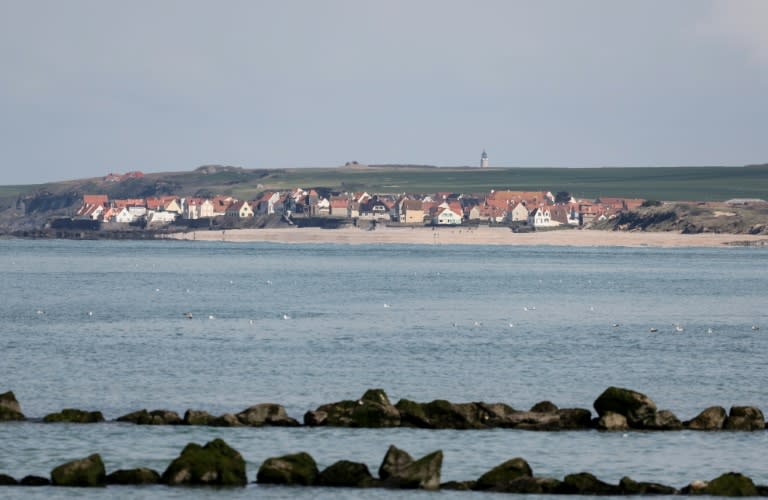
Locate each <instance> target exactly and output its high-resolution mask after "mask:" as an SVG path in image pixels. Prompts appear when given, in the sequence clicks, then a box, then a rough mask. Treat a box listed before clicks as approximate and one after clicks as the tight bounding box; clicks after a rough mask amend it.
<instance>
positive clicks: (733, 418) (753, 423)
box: [723, 406, 765, 431]
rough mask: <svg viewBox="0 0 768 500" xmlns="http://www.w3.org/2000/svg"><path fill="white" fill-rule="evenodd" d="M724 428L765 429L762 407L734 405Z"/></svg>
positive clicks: (737, 429) (739, 429)
mask: <svg viewBox="0 0 768 500" xmlns="http://www.w3.org/2000/svg"><path fill="white" fill-rule="evenodd" d="M723 428H724V429H725V430H728V431H762V430H764V429H765V417H764V416H763V412H762V411H761V410H760V408H756V407H754V406H732V407H731V411H730V412H729V413H728V418H727V419H726V420H725V425H723Z"/></svg>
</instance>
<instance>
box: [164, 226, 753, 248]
mask: <svg viewBox="0 0 768 500" xmlns="http://www.w3.org/2000/svg"><path fill="white" fill-rule="evenodd" d="M167 237H168V238H173V239H184V240H196V241H228V242H256V241H267V242H275V243H300V244H324V243H337V244H350V245H361V244H398V243H401V244H414V245H552V246H575V247H591V246H622V247H642V246H648V247H719V246H723V245H725V244H728V243H732V242H749V243H752V244H754V243H755V242H762V243H763V244H764V245H766V244H768V238H766V237H765V236H755V235H741V234H695V235H689V234H679V233H644V232H622V231H595V230H588V229H583V230H577V229H572V230H559V231H540V232H536V233H513V232H512V231H510V230H509V229H508V228H502V227H494V228H490V227H482V226H481V227H478V228H474V229H468V228H463V227H462V228H456V227H453V228H451V227H443V228H435V229H434V230H433V229H432V228H429V227H414V228H407V227H406V228H403V227H397V228H388V227H384V226H379V227H377V228H376V230H374V231H367V230H363V229H358V228H355V227H348V228H342V229H319V228H295V227H292V228H284V229H230V230H226V231H190V232H187V233H175V234H171V235H168V236H167Z"/></svg>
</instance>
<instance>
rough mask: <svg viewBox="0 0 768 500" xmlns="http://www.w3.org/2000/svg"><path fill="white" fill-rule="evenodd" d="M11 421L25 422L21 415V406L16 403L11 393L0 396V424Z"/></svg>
mask: <svg viewBox="0 0 768 500" xmlns="http://www.w3.org/2000/svg"><path fill="white" fill-rule="evenodd" d="M11 420H26V418H25V417H24V414H23V413H21V405H20V404H19V402H18V401H16V396H15V395H14V394H13V391H8V392H5V393H3V394H0V422H3V421H11Z"/></svg>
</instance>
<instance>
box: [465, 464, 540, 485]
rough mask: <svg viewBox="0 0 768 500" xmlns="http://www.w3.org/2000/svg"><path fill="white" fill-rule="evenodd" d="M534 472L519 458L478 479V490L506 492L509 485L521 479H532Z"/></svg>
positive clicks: (498, 466)
mask: <svg viewBox="0 0 768 500" xmlns="http://www.w3.org/2000/svg"><path fill="white" fill-rule="evenodd" d="M532 476H533V471H532V470H531V466H530V465H528V462H526V461H525V460H524V459H522V458H520V457H517V458H513V459H511V460H507V461H506V462H504V463H503V464H500V465H497V466H496V467H494V468H493V469H491V470H489V471H488V472H486V473H485V474H483V475H482V476H480V477H479V478H478V479H477V483H475V489H476V490H494V491H506V488H507V486H508V484H509V483H510V482H511V481H512V480H514V479H517V478H520V477H532Z"/></svg>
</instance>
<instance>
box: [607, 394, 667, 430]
mask: <svg viewBox="0 0 768 500" xmlns="http://www.w3.org/2000/svg"><path fill="white" fill-rule="evenodd" d="M594 407H595V410H596V411H597V414H598V416H600V417H602V416H603V415H605V414H606V413H607V412H609V411H611V412H613V413H618V414H619V415H623V416H624V417H625V418H626V419H627V423H628V424H629V425H630V427H635V428H643V423H642V422H643V420H644V419H647V418H651V417H653V415H654V414H655V413H656V403H654V402H653V401H652V400H651V398H649V397H648V396H646V395H645V394H642V393H639V392H636V391H633V390H630V389H623V388H621V387H609V388H607V389H606V390H605V391H603V393H602V394H601V395H600V396H598V398H597V399H596V400H595V403H594Z"/></svg>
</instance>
